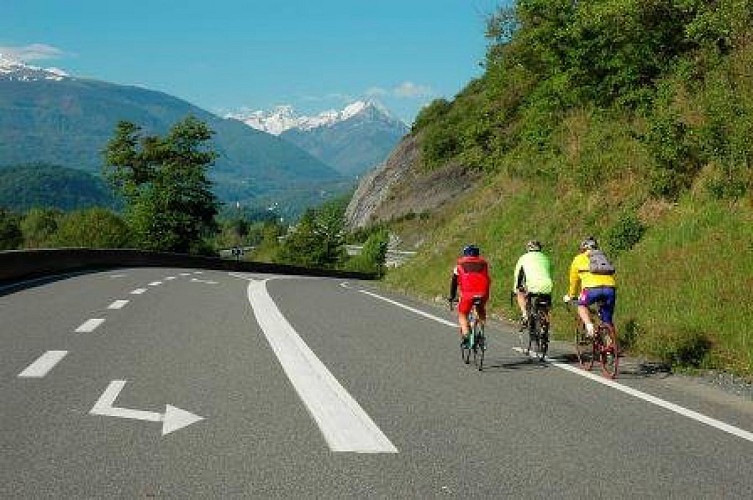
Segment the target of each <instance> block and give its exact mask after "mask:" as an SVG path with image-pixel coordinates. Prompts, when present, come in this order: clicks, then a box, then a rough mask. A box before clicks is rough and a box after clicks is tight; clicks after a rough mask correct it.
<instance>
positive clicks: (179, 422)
mask: <svg viewBox="0 0 753 500" xmlns="http://www.w3.org/2000/svg"><path fill="white" fill-rule="evenodd" d="M125 384H126V381H125V380H113V381H112V382H110V385H108V386H107V389H105V392H104V393H102V395H101V396H100V397H99V399H98V400H97V402H96V403H94V407H93V408H92V409H91V410H90V411H89V413H90V414H91V415H103V416H106V417H118V418H130V419H134V420H146V421H147V422H162V435H163V436H164V435H166V434H170V433H171V432H173V431H177V430H178V429H182V428H183V427H186V426H189V425H191V424H193V423H195V422H198V421H199V420H204V417H200V416H198V415H194V414H193V413H191V412H188V411H185V410H181V409H180V408H177V407H175V406H171V405H165V413H157V412H153V411H144V410H131V409H129V408H118V407H115V406H113V404H114V403H115V399H116V398H117V397H118V394H120V391H122V390H123V387H125Z"/></svg>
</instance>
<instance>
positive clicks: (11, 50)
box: [0, 43, 65, 62]
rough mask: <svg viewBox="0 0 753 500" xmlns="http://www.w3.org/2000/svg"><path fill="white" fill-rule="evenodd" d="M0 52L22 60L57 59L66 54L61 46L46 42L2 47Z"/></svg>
mask: <svg viewBox="0 0 753 500" xmlns="http://www.w3.org/2000/svg"><path fill="white" fill-rule="evenodd" d="M0 54H5V55H6V56H8V57H10V58H12V59H16V60H19V61H21V62H31V61H38V60H45V59H57V58H60V57H63V56H64V55H65V53H64V52H63V51H62V50H60V49H59V48H57V47H53V46H52V45H47V44H44V43H32V44H31V45H25V46H22V47H0Z"/></svg>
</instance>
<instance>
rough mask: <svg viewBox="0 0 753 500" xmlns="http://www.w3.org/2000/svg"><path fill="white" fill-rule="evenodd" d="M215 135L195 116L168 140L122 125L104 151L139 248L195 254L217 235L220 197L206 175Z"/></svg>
mask: <svg viewBox="0 0 753 500" xmlns="http://www.w3.org/2000/svg"><path fill="white" fill-rule="evenodd" d="M213 133H214V132H213V131H212V130H210V129H209V127H208V126H207V125H206V124H205V123H204V122H202V121H200V120H198V119H197V118H195V117H193V116H189V117H187V118H185V119H184V120H183V121H180V122H178V123H177V124H175V125H174V126H173V127H172V129H171V130H170V131H169V132H168V134H167V135H166V136H165V137H159V136H156V135H148V136H144V135H142V131H141V128H140V127H138V126H137V125H135V124H133V123H130V122H126V121H122V122H120V123H118V125H117V127H116V129H115V135H114V137H113V138H112V139H111V140H110V142H109V143H108V145H107V148H106V149H105V165H106V166H105V171H104V174H105V177H106V178H107V179H108V181H109V182H110V184H111V185H112V186H113V187H114V188H115V190H116V191H118V192H119V193H120V195H121V196H122V197H123V198H124V200H125V202H126V220H127V222H128V225H129V227H130V229H131V231H132V233H133V234H134V236H135V238H136V244H137V245H138V246H139V247H141V248H145V249H148V250H162V251H172V252H196V251H198V249H199V248H201V246H202V245H201V242H202V237H203V236H204V235H207V234H209V233H211V232H214V231H216V223H215V220H214V217H215V215H217V212H218V201H217V198H216V197H215V196H214V194H213V193H212V191H211V182H210V181H209V178H208V176H207V171H208V169H209V167H210V166H211V165H212V163H213V162H214V159H215V157H216V153H215V152H214V151H213V150H212V149H211V148H210V147H209V146H208V145H207V141H209V140H210V139H211V137H212V134H213Z"/></svg>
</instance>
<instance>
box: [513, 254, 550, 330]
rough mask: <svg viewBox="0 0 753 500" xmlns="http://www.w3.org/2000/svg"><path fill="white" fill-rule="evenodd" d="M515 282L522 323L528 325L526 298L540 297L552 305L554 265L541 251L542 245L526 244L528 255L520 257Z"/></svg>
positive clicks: (514, 290) (516, 267) (514, 287)
mask: <svg viewBox="0 0 753 500" xmlns="http://www.w3.org/2000/svg"><path fill="white" fill-rule="evenodd" d="M514 279H515V282H514V284H513V293H515V295H516V296H517V300H518V307H519V308H520V314H521V318H522V319H521V323H522V326H523V327H525V326H527V325H528V311H527V310H526V296H528V295H539V296H541V297H543V298H544V299H548V303H549V304H551V303H552V286H553V281H552V263H551V261H550V260H549V257H547V255H546V254H545V253H544V252H542V251H541V243H540V242H539V241H537V240H531V241H529V242H528V243H526V253H524V254H523V255H521V256H520V258H519V259H518V262H517V264H515V273H514Z"/></svg>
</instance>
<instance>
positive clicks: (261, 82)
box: [0, 0, 501, 122]
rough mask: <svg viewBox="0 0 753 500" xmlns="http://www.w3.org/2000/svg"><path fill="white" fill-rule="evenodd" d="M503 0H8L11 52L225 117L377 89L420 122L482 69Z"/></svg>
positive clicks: (2, 18) (309, 108)
mask: <svg viewBox="0 0 753 500" xmlns="http://www.w3.org/2000/svg"><path fill="white" fill-rule="evenodd" d="M499 3H501V2H499V1H496V0H295V1H293V0H289V1H285V0H214V1H209V0H201V1H199V0H171V1H168V0H130V1H117V2H115V1H111V0H58V1H53V0H46V1H44V0H3V6H2V9H0V11H1V14H2V15H0V52H3V53H8V52H10V53H11V55H14V54H15V55H16V56H17V57H19V56H20V57H21V58H24V59H26V61H25V62H28V63H30V64H34V65H37V66H42V67H51V66H52V67H57V68H61V69H63V70H65V71H67V72H68V73H70V74H72V75H75V76H86V77H91V78H96V79H100V80H105V81H110V82H114V83H120V84H134V85H142V86H144V87H147V88H150V89H154V90H159V91H163V92H166V93H169V94H171V95H174V96H176V97H180V98H182V99H185V100H187V101H190V102H191V103H193V104H196V105H198V106H200V107H203V108H205V109H207V110H209V111H213V112H215V113H218V114H223V113H225V112H230V111H237V110H240V109H241V108H249V109H265V110H266V109H271V108H272V107H274V106H276V105H282V104H290V105H292V106H294V108H295V109H296V111H298V112H300V113H304V114H314V113H318V112H320V111H323V110H326V109H331V108H341V107H342V106H343V105H344V104H347V103H349V102H351V101H352V100H355V99H360V98H364V97H376V98H377V99H379V100H380V101H381V102H382V103H384V104H385V105H386V106H387V107H388V108H389V109H391V110H392V111H393V112H394V113H395V114H396V115H397V116H399V117H400V118H402V119H403V120H405V121H407V122H411V121H412V120H413V118H414V117H415V114H416V113H417V112H418V110H419V109H420V107H421V106H422V105H424V104H426V103H428V102H430V101H431V100H432V99H434V98H437V97H446V98H452V97H453V96H454V95H455V94H456V93H457V92H458V91H459V90H461V89H462V88H463V87H464V86H465V85H466V84H467V83H468V82H469V81H470V80H471V79H472V78H474V77H477V76H479V75H480V74H481V71H482V69H481V68H480V66H479V63H480V62H481V61H482V60H483V57H484V53H485V48H486V41H485V39H484V37H483V32H484V15H485V14H488V13H490V12H492V11H493V10H494V8H495V6H496V5H498V4H499Z"/></svg>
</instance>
